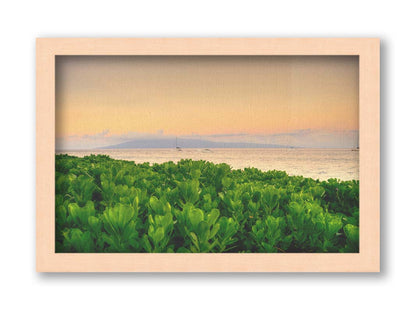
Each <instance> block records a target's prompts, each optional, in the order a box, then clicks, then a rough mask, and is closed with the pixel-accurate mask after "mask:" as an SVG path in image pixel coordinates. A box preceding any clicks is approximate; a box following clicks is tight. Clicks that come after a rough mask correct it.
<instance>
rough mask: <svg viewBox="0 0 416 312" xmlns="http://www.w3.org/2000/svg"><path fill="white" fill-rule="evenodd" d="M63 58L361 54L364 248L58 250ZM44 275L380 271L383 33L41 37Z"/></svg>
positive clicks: (40, 252) (39, 224)
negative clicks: (59, 59) (58, 82)
mask: <svg viewBox="0 0 416 312" xmlns="http://www.w3.org/2000/svg"><path fill="white" fill-rule="evenodd" d="M61 55H109V56H110V55H240V56H242V55H293V56H303V55H326V56H329V55H355V56H358V57H359V147H360V149H359V180H360V192H359V194H360V196H359V209H360V216H359V223H360V243H359V253H344V254H343V253H273V254H266V253H257V254H254V253H253V254H237V253H224V254H220V253H212V254H208V253H198V254H170V253H163V254H162V253H159V254H158V253H156V254H153V253H137V254H136V253H123V254H116V253H111V254H98V253H97V254H82V253H55V195H54V194H55V75H56V73H55V57H56V56H61ZM36 105H37V109H36V140H37V141H36V148H37V151H36V171H37V174H36V269H37V271H38V272H379V271H380V116H379V115H380V43H379V39H375V38H154V39H153V38H152V39H151V38H99V39H92V38H38V39H37V43H36Z"/></svg>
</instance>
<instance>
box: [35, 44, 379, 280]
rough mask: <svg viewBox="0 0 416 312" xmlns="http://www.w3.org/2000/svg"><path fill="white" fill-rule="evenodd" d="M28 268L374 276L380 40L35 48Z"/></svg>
mask: <svg viewBox="0 0 416 312" xmlns="http://www.w3.org/2000/svg"><path fill="white" fill-rule="evenodd" d="M36 60H37V99H36V101H37V130H36V131H37V181H36V187H37V208H36V209H37V237H36V243H37V247H36V253H37V257H36V258H37V270H38V271H41V272H378V271H379V268H380V233H379V231H380V214H379V182H380V181H379V179H380V173H379V172H380V169H379V164H380V162H379V159H380V155H379V72H380V69H379V40H378V39H366V38H348V39H346V38H343V39H327V38H326V39H324V38H319V39H314V38H308V39H299V38H292V39H288V38H286V39H278V38H267V39H266V38H262V39H260V38H256V39H254V38H246V39H244V38H238V39H237V38H234V39H233V38H221V39H219V38H199V39H191V38H180V39H174V38H169V39H161V38H159V39H74V38H71V39H69V38H40V39H38V40H37V56H36Z"/></svg>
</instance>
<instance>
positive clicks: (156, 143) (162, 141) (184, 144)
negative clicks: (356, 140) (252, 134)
mask: <svg viewBox="0 0 416 312" xmlns="http://www.w3.org/2000/svg"><path fill="white" fill-rule="evenodd" d="M176 147H178V148H292V146H285V145H278V144H261V143H248V142H214V141H209V140H200V139H183V138H177V139H176V138H158V139H155V138H154V139H136V140H131V141H127V142H123V143H119V144H114V145H108V146H102V147H98V148H97V149H128V148H176Z"/></svg>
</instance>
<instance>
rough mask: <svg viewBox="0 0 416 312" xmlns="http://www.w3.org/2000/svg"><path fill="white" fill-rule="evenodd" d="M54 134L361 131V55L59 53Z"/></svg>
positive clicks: (57, 59)
mask: <svg viewBox="0 0 416 312" xmlns="http://www.w3.org/2000/svg"><path fill="white" fill-rule="evenodd" d="M56 74H57V75H56V77H57V81H56V84H57V85H56V136H57V137H67V136H71V135H72V136H73V135H76V136H82V135H87V134H88V135H92V134H95V133H100V132H102V131H103V130H109V132H108V133H109V135H118V134H123V133H127V132H138V133H157V132H162V131H163V133H164V134H166V135H190V134H193V133H194V134H198V135H210V134H221V133H226V134H232V133H247V134H272V133H279V132H290V131H295V130H300V129H312V130H314V129H320V130H322V129H323V130H328V131H343V130H358V57H353V56H345V57H344V56H322V57H316V56H310V57H304V56H303V57H292V56H231V57H230V56H128V57H126V56H115V57H114V56H113V57H110V56H58V57H57V58H56Z"/></svg>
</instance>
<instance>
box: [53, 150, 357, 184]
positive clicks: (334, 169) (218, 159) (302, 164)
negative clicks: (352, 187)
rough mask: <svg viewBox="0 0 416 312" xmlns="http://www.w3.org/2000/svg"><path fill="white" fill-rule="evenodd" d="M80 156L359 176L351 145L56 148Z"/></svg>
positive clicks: (345, 177)
mask: <svg viewBox="0 0 416 312" xmlns="http://www.w3.org/2000/svg"><path fill="white" fill-rule="evenodd" d="M63 153H64V154H69V155H74V156H78V157H83V156H87V155H91V154H104V155H108V156H110V157H111V158H114V159H124V160H130V161H134V162H136V163H143V162H149V163H151V164H153V163H163V162H167V161H174V162H177V161H178V160H181V159H193V160H201V159H203V160H207V161H210V162H213V163H216V164H219V163H227V164H229V165H230V166H231V167H232V168H234V169H243V168H247V167H255V168H258V169H260V170H263V171H268V170H282V171H286V172H287V173H288V174H289V175H302V176H304V177H309V178H314V179H319V180H321V181H323V180H327V179H329V178H338V179H341V180H358V177H359V174H358V170H359V152H358V151H356V150H351V149H301V148H293V149H285V148H265V149H259V148H252V149H248V148H241V149H237V148H230V149H223V148H218V149H191V148H189V149H182V150H176V149H168V148H164V149H107V150H102V149H101V150H94V149H90V150H76V151H75V150H74V151H65V152H57V154H63Z"/></svg>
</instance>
